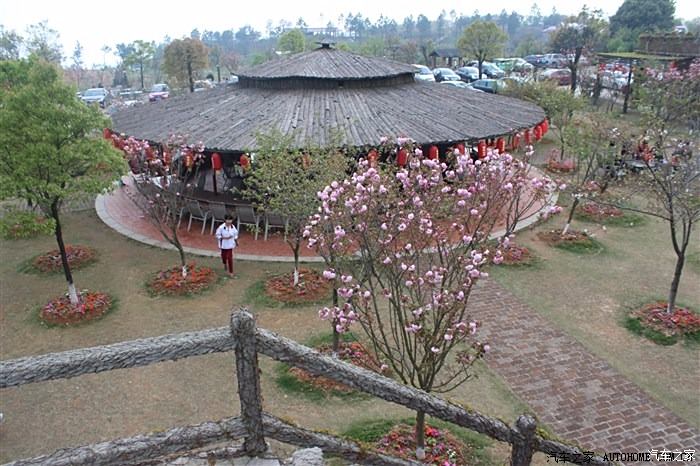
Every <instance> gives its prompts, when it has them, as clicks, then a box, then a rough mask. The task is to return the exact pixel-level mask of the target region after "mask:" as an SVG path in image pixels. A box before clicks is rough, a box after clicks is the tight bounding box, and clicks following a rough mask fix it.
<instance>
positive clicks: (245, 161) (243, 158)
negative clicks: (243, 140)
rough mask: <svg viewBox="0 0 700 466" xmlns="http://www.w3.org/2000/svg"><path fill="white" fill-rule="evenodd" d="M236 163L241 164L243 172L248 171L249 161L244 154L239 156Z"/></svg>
mask: <svg viewBox="0 0 700 466" xmlns="http://www.w3.org/2000/svg"><path fill="white" fill-rule="evenodd" d="M238 163H240V164H241V168H242V169H243V170H248V168H250V159H249V158H248V156H247V155H246V154H243V155H241V158H240V159H239V160H238Z"/></svg>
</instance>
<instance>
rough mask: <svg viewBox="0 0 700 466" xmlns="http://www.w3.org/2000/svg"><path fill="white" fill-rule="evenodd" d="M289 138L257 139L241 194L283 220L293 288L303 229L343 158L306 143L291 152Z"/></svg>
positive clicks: (269, 136)
mask: <svg viewBox="0 0 700 466" xmlns="http://www.w3.org/2000/svg"><path fill="white" fill-rule="evenodd" d="M293 137H294V136H293V135H287V136H285V135H282V134H280V133H279V132H274V133H270V134H260V135H258V136H257V145H258V150H257V151H256V155H255V163H254V164H253V168H252V170H251V171H250V173H249V175H248V176H247V177H246V183H245V185H246V188H245V189H244V191H243V194H244V196H245V197H246V198H249V199H251V200H252V201H253V203H254V204H255V205H256V206H257V207H258V208H260V209H261V210H264V211H266V212H271V213H277V214H280V215H283V216H285V217H286V219H287V221H288V234H287V238H286V242H287V244H288V245H289V247H290V248H291V249H292V252H293V253H294V285H298V284H299V249H300V247H301V243H302V241H303V233H304V227H305V226H306V222H307V219H308V218H309V216H310V215H312V214H313V213H314V212H316V209H317V208H318V206H319V204H320V202H319V200H318V198H317V197H316V193H317V192H318V191H320V190H321V189H323V187H324V186H326V185H327V184H328V183H330V182H331V180H333V179H336V178H340V177H342V176H343V174H344V173H345V169H346V168H347V158H346V157H345V156H343V155H340V154H338V153H337V151H336V150H329V149H321V148H318V147H313V146H311V145H310V144H309V147H307V148H305V149H304V150H299V149H295V148H293V144H292V141H293ZM339 145H340V144H337V145H334V144H329V145H328V146H329V147H337V146H339Z"/></svg>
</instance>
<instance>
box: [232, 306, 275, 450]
mask: <svg viewBox="0 0 700 466" xmlns="http://www.w3.org/2000/svg"><path fill="white" fill-rule="evenodd" d="M255 330H256V329H255V319H254V318H253V316H252V315H251V314H250V313H249V312H248V311H247V310H245V309H240V310H238V311H234V312H233V313H232V314H231V335H232V336H233V339H234V341H235V343H234V352H235V354H236V376H237V377H236V378H237V379H238V396H239V398H240V402H241V419H242V420H243V425H244V426H245V427H246V431H247V434H246V439H245V441H244V443H243V450H244V451H245V453H246V454H247V455H248V456H260V455H262V454H263V453H265V452H266V451H267V444H266V443H265V437H264V436H263V418H262V394H261V392H260V369H259V368H258V351H257V348H256V346H257V345H256V341H255Z"/></svg>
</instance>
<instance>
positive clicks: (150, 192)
mask: <svg viewBox="0 0 700 466" xmlns="http://www.w3.org/2000/svg"><path fill="white" fill-rule="evenodd" d="M112 140H113V142H114V145H115V146H116V147H118V148H120V149H122V151H123V152H124V154H125V157H126V160H127V162H128V163H129V166H130V167H131V170H132V172H133V173H134V186H135V189H136V193H130V194H131V199H132V200H133V201H134V204H135V205H136V206H137V207H138V208H139V209H140V210H141V211H142V212H143V214H144V216H145V217H146V219H147V220H148V221H149V222H150V223H151V224H152V225H153V226H154V227H156V229H157V230H158V231H159V232H160V234H161V235H163V238H164V239H165V240H166V241H167V242H168V243H170V244H172V245H173V246H174V247H175V249H177V251H178V253H179V255H180V265H181V267H182V277H183V278H185V277H187V262H186V257H185V250H184V248H183V246H182V243H181V242H180V239H179V237H178V228H179V226H180V216H181V212H183V209H185V208H186V205H187V200H186V198H187V195H188V194H191V193H192V192H193V190H194V181H195V180H196V178H197V176H198V175H199V167H200V166H201V164H202V162H204V145H203V144H202V143H198V144H188V143H187V138H186V137H185V136H182V135H171V136H170V137H169V138H168V140H167V141H166V142H165V143H164V144H162V145H155V146H154V145H151V144H150V143H149V142H148V141H143V140H138V139H135V138H133V137H128V138H125V137H121V136H119V135H116V134H115V135H112Z"/></svg>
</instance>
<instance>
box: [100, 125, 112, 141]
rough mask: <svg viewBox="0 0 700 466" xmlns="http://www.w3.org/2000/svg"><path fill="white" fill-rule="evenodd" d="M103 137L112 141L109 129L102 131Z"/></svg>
mask: <svg viewBox="0 0 700 466" xmlns="http://www.w3.org/2000/svg"><path fill="white" fill-rule="evenodd" d="M102 137H104V138H105V139H112V132H111V131H110V130H109V128H104V129H103V130H102Z"/></svg>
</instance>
